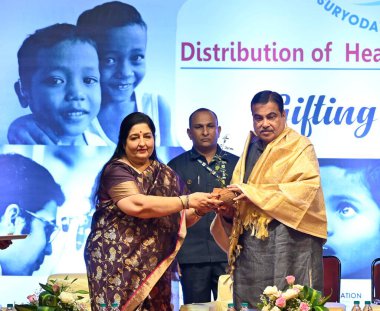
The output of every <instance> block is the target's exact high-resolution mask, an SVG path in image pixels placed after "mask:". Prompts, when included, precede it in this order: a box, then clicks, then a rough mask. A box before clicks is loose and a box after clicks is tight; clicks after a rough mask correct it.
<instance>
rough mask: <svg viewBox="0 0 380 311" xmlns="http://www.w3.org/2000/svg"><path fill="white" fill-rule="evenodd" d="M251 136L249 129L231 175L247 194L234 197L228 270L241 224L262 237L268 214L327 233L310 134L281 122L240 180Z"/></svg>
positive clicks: (323, 235)
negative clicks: (280, 128)
mask: <svg viewBox="0 0 380 311" xmlns="http://www.w3.org/2000/svg"><path fill="white" fill-rule="evenodd" d="M253 136H254V134H253V133H252V132H251V133H250V134H249V136H248V139H247V141H246V144H245V147H244V151H243V154H242V156H241V158H240V160H239V162H238V163H237V165H236V167H235V170H234V173H233V176H232V180H231V184H235V185H237V186H238V187H239V188H240V189H241V190H242V192H243V193H244V194H245V195H246V196H247V197H248V198H249V201H240V202H239V204H238V209H237V213H236V217H235V219H234V224H233V228H232V234H231V237H230V238H231V241H230V248H229V261H230V265H231V268H232V270H233V264H234V261H235V258H236V257H237V256H238V255H239V253H240V249H241V246H240V245H238V239H239V236H240V235H241V234H242V233H243V230H244V229H245V230H252V235H255V236H256V237H257V238H259V239H265V238H266V237H268V224H269V223H270V221H271V220H272V219H277V220H278V221H279V222H281V223H283V224H285V225H286V226H289V227H291V228H293V229H295V230H298V231H300V232H304V233H307V234H310V235H313V236H316V237H320V238H323V239H326V237H327V219H326V210H325V204H324V199H323V192H322V188H321V180H320V175H319V165H318V160H317V157H316V155H315V151H314V147H313V145H312V144H311V142H310V141H309V139H307V138H306V137H305V136H302V135H300V134H298V133H297V132H295V131H294V130H292V129H291V128H289V127H286V128H285V129H284V130H283V131H282V133H281V134H280V135H279V136H278V137H277V138H276V139H275V140H273V141H272V142H271V143H269V144H268V145H267V146H266V148H265V150H264V152H263V154H262V155H261V156H260V158H259V159H258V161H257V163H256V164H255V166H254V168H253V170H252V172H251V174H250V175H249V178H248V181H247V183H246V184H244V183H243V178H244V173H245V162H246V157H247V152H248V147H249V144H250V142H251V140H252V138H253Z"/></svg>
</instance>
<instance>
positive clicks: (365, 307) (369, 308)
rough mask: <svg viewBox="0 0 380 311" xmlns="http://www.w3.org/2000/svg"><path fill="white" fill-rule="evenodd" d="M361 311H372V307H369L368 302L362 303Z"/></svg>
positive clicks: (369, 303)
mask: <svg viewBox="0 0 380 311" xmlns="http://www.w3.org/2000/svg"><path fill="white" fill-rule="evenodd" d="M363 311H372V307H371V302H370V301H366V302H365V303H364V308H363Z"/></svg>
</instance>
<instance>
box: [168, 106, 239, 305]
mask: <svg viewBox="0 0 380 311" xmlns="http://www.w3.org/2000/svg"><path fill="white" fill-rule="evenodd" d="M220 132H221V127H220V126H219V125H218V118H217V116H216V114H215V113H214V112H213V111H211V110H209V109H206V108H200V109H198V110H196V111H194V112H193V113H192V114H191V115H190V117H189V128H188V129H187V134H188V136H189V138H190V140H191V141H192V142H193V147H192V149H191V150H188V151H186V152H184V153H182V154H180V155H179V156H177V157H176V158H174V159H172V160H171V161H170V162H169V163H168V165H169V166H170V167H171V168H172V169H174V170H175V171H176V172H177V173H178V175H179V176H180V177H181V179H182V180H183V181H184V182H185V183H186V185H187V187H188V189H189V190H190V191H191V192H197V191H202V192H212V191H213V189H214V188H222V187H225V186H226V185H228V184H229V182H230V179H231V176H232V172H233V170H234V168H235V165H236V163H237V161H238V157H237V156H235V155H233V154H231V153H229V152H227V151H224V150H222V148H221V147H220V146H219V145H218V138H219V136H220ZM198 216H199V217H200V218H201V219H200V220H199V221H198V222H197V223H196V224H195V225H194V226H192V227H191V228H188V233H187V236H186V239H185V242H184V244H183V246H182V248H181V250H180V251H179V254H178V256H177V260H178V262H179V266H180V272H181V285H182V291H183V300H184V303H185V304H190V303H200V302H207V301H211V292H212V294H213V298H214V299H216V298H217V286H218V279H219V276H220V275H222V274H225V273H226V266H227V256H226V254H225V253H224V252H223V251H222V250H221V249H220V248H219V247H218V245H217V244H216V243H215V241H214V239H213V237H212V236H211V234H210V224H211V222H212V219H213V218H214V216H215V214H214V213H208V214H206V215H198Z"/></svg>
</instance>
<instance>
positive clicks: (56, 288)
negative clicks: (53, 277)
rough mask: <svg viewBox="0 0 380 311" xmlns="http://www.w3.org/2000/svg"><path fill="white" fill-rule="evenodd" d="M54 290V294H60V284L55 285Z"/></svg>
mask: <svg viewBox="0 0 380 311" xmlns="http://www.w3.org/2000/svg"><path fill="white" fill-rule="evenodd" d="M52 289H53V292H54V293H58V292H59V290H60V289H61V287H60V286H59V284H53V285H52Z"/></svg>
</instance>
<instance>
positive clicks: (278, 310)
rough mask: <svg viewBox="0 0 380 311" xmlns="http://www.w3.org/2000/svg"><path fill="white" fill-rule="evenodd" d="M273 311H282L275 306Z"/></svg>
mask: <svg viewBox="0 0 380 311" xmlns="http://www.w3.org/2000/svg"><path fill="white" fill-rule="evenodd" d="M271 311H281V309H280V308H279V307H276V306H274V307H273V308H272V310H271Z"/></svg>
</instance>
